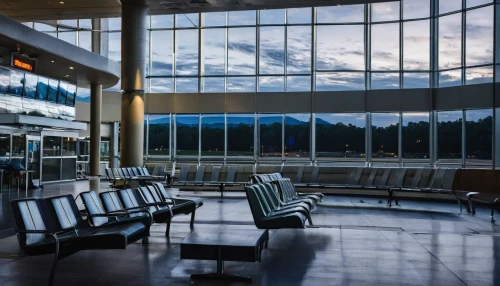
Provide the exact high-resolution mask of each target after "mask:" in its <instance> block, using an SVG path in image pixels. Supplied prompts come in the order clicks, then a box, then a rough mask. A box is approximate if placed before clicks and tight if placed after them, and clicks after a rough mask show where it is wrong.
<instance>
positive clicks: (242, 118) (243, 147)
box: [227, 114, 255, 156]
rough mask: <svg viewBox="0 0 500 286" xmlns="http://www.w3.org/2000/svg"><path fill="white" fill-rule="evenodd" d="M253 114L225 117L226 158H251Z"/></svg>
mask: <svg viewBox="0 0 500 286" xmlns="http://www.w3.org/2000/svg"><path fill="white" fill-rule="evenodd" d="M254 126H255V122H254V115H253V114H228V115H227V156H253V141H254V140H253V138H254Z"/></svg>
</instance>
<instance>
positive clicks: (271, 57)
mask: <svg viewBox="0 0 500 286" xmlns="http://www.w3.org/2000/svg"><path fill="white" fill-rule="evenodd" d="M259 52H260V68H259V73H260V74H284V73H285V28H284V27H261V28H260V51H259Z"/></svg>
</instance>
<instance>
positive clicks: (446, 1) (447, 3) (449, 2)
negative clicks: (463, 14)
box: [439, 0, 462, 14]
mask: <svg viewBox="0 0 500 286" xmlns="http://www.w3.org/2000/svg"><path fill="white" fill-rule="evenodd" d="M461 9H462V0H439V14H445V13H448V12H453V11H458V10H461Z"/></svg>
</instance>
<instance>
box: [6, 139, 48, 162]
mask: <svg viewBox="0 0 500 286" xmlns="http://www.w3.org/2000/svg"><path fill="white" fill-rule="evenodd" d="M25 148H26V135H24V134H13V135H12V157H24V153H25ZM44 156H45V154H44Z"/></svg>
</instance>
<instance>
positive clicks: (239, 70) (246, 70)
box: [227, 12, 256, 75]
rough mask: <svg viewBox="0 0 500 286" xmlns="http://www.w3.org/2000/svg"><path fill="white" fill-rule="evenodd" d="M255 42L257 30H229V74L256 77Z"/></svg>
mask: <svg viewBox="0 0 500 286" xmlns="http://www.w3.org/2000/svg"><path fill="white" fill-rule="evenodd" d="M229 13H230V14H231V13H232V12H229ZM255 41H256V39H255V28H232V29H228V44H227V49H228V63H227V65H228V74H230V75H255V53H256V52H255V46H256V44H255Z"/></svg>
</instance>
